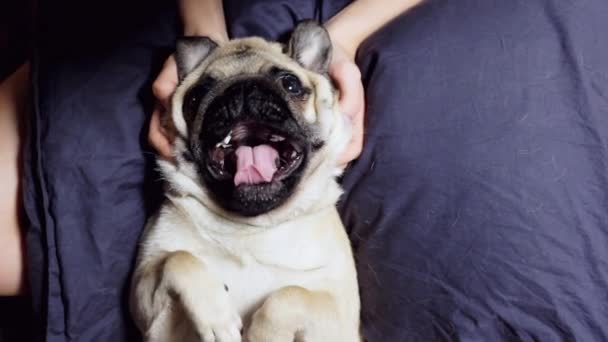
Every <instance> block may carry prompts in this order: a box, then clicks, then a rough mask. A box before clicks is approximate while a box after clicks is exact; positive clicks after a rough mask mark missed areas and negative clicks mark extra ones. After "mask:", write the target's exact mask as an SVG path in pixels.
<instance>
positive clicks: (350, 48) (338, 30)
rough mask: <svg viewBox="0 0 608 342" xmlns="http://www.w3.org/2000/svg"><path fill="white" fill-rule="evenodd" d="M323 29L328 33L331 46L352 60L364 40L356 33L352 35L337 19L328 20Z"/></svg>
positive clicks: (346, 26)
mask: <svg viewBox="0 0 608 342" xmlns="http://www.w3.org/2000/svg"><path fill="white" fill-rule="evenodd" d="M325 28H326V29H327V32H328V33H329V38H330V39H331V43H332V45H334V46H337V47H339V48H340V49H341V50H342V51H344V52H345V53H346V55H347V56H348V57H349V58H350V59H351V60H354V59H355V55H356V54H357V49H359V45H360V44H361V42H362V41H363V39H364V38H362V37H361V36H359V35H358V34H356V33H355V34H353V31H351V30H349V29H348V28H349V25H347V24H345V23H344V22H343V21H341V20H339V19H336V20H330V21H329V22H328V23H327V24H326V25H325Z"/></svg>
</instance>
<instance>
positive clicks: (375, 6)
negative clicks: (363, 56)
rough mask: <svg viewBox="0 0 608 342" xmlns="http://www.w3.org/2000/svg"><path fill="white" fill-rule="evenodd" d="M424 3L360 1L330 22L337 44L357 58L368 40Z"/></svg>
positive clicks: (330, 32) (387, 0) (409, 0)
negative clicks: (358, 50) (358, 51)
mask: <svg viewBox="0 0 608 342" xmlns="http://www.w3.org/2000/svg"><path fill="white" fill-rule="evenodd" d="M422 1H424V0H357V1H354V2H353V3H351V4H350V5H348V6H347V7H346V8H344V9H343V10H342V11H340V12H339V13H338V14H336V15H335V16H334V17H333V18H331V19H330V20H329V21H328V22H327V23H326V25H325V26H326V27H327V30H328V31H329V35H330V37H331V40H332V42H333V43H334V44H339V45H340V46H342V48H344V49H345V50H346V51H347V52H349V53H350V54H352V55H354V54H355V52H356V50H357V48H358V47H359V45H360V44H361V42H363V41H364V40H365V39H366V38H367V37H369V36H370V35H371V34H373V33H374V32H376V31H377V30H378V29H380V28H381V27H382V26H384V25H385V24H386V23H388V22H389V21H391V20H393V19H394V18H396V17H397V16H398V15H400V14H402V13H403V12H405V11H407V10H408V9H410V8H412V7H414V6H416V5H418V4H420V3H421V2H422Z"/></svg>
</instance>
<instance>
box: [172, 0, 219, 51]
mask: <svg viewBox="0 0 608 342" xmlns="http://www.w3.org/2000/svg"><path fill="white" fill-rule="evenodd" d="M179 9H180V13H181V17H182V23H183V25H184V35H186V36H208V37H209V38H211V39H213V40H215V41H216V42H223V41H226V40H228V34H227V33H226V21H225V19H224V7H223V5H222V1H221V0H179Z"/></svg>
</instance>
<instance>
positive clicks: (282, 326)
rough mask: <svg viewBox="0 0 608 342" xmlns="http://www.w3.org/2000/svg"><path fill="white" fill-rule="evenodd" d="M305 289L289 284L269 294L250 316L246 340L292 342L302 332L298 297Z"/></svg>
mask: <svg viewBox="0 0 608 342" xmlns="http://www.w3.org/2000/svg"><path fill="white" fill-rule="evenodd" d="M303 292H306V290H304V289H302V288H300V287H296V286H289V287H285V288H282V289H280V290H278V291H277V292H275V293H273V294H271V295H270V296H269V297H268V298H267V299H266V300H265V301H264V304H262V306H261V307H260V308H258V309H257V310H256V311H255V313H254V314H253V316H252V318H251V324H250V325H249V327H248V329H247V332H246V341H247V342H293V341H294V340H296V339H297V338H298V336H297V335H298V334H299V333H301V332H302V326H303V324H304V321H303V319H302V318H303V315H305V313H304V312H303V310H302V309H303V308H302V306H301V305H299V303H297V302H299V301H300V300H299V298H300V297H301V294H302V293H303Z"/></svg>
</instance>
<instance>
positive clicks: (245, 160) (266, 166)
mask: <svg viewBox="0 0 608 342" xmlns="http://www.w3.org/2000/svg"><path fill="white" fill-rule="evenodd" d="M278 157H279V153H278V152H277V150H275V149H274V148H272V147H270V146H268V145H259V146H255V147H253V148H252V147H249V146H241V147H239V148H237V149H236V160H237V161H236V174H235V175H234V185H235V186H239V185H240V184H259V183H264V182H270V181H271V180H272V176H273V175H274V173H275V172H276V171H277V166H276V164H275V161H276V160H277V158H278Z"/></svg>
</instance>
